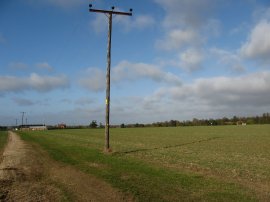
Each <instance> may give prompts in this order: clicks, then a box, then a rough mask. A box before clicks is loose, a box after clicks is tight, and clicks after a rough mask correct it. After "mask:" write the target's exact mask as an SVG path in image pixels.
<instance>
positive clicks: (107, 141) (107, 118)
mask: <svg viewBox="0 0 270 202" xmlns="http://www.w3.org/2000/svg"><path fill="white" fill-rule="evenodd" d="M89 7H90V9H89V11H90V12H96V13H104V14H105V15H106V16H107V17H108V19H109V27H108V48H107V74H106V115H105V122H106V123H105V152H110V151H111V148H110V88H111V75H110V74H111V43H112V17H113V15H128V16H132V9H130V10H129V11H130V12H120V11H114V7H112V10H100V9H93V8H92V4H90V5H89Z"/></svg>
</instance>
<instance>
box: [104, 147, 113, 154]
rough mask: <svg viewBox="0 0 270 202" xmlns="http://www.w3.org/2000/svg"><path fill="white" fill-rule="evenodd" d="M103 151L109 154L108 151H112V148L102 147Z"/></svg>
mask: <svg viewBox="0 0 270 202" xmlns="http://www.w3.org/2000/svg"><path fill="white" fill-rule="evenodd" d="M104 153H106V154H110V153H112V149H111V148H104Z"/></svg>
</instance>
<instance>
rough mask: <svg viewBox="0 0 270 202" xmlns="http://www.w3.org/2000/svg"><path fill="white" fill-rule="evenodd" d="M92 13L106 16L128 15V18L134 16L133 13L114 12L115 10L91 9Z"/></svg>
mask: <svg viewBox="0 0 270 202" xmlns="http://www.w3.org/2000/svg"><path fill="white" fill-rule="evenodd" d="M89 11H90V12H96V13H105V14H111V15H113V14H115V15H128V16H132V13H131V12H121V11H113V10H100V9H93V8H90V9H89Z"/></svg>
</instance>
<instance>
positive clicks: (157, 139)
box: [22, 127, 256, 201]
mask: <svg viewBox="0 0 270 202" xmlns="http://www.w3.org/2000/svg"><path fill="white" fill-rule="evenodd" d="M204 130H205V131H204ZM227 130H229V131H227ZM230 130H231V131H230ZM235 130H238V129H230V128H210V127H205V128H200V127H199V128H196V127H194V128H189V129H179V128H165V129H155V128H151V129H124V130H120V129H115V130H112V136H113V138H112V145H114V146H115V147H116V146H117V149H115V150H114V151H115V153H114V154H112V155H105V154H103V152H102V151H101V149H100V148H102V147H103V146H102V145H103V132H104V131H103V130H63V131H45V132H27V133H26V132H24V133H22V138H23V139H24V140H27V141H32V142H35V143H38V144H39V145H41V146H42V147H43V148H44V149H45V150H46V151H48V152H49V154H50V155H51V157H53V158H54V159H55V160H58V161H61V162H64V163H67V164H70V165H73V166H75V167H77V168H78V169H80V170H82V171H84V172H86V173H90V174H92V175H95V176H97V177H99V178H101V179H104V180H106V181H107V182H109V183H110V184H112V185H113V186H114V187H117V188H119V189H121V190H122V191H124V192H128V193H132V194H133V195H134V196H135V198H136V199H137V200H138V201H256V196H255V194H254V192H253V191H252V190H250V189H248V188H246V187H243V186H242V185H240V184H237V183H234V182H232V181H231V180H230V179H229V178H228V180H226V179H225V180H224V179H223V180H221V179H219V178H215V177H209V176H208V175H204V174H200V173H197V172H193V171H192V170H185V169H181V170H179V169H174V168H173V169H170V168H169V167H170V165H172V167H173V166H174V165H175V159H177V158H178V157H179V155H180V156H181V155H183V153H185V152H183V151H182V150H181V149H183V148H186V149H192V148H193V147H194V148H193V153H192V152H191V153H190V155H189V159H188V157H187V156H182V157H185V158H184V159H183V161H186V163H187V164H188V163H190V162H193V161H194V160H196V158H200V157H202V156H201V154H199V153H197V152H198V151H203V149H205V150H207V151H209V147H210V148H211V146H210V145H212V147H214V148H212V149H217V147H216V145H217V142H219V141H221V139H222V138H223V142H225V143H224V144H225V146H227V143H228V141H229V142H230V143H231V144H233V142H234V141H235V140H233V141H232V140H230V138H231V137H232V136H231V135H232V134H231V132H232V131H235ZM225 136H226V137H225ZM235 138H236V139H241V134H240V136H238V135H237V136H236V137H235ZM216 141H217V142H216ZM211 142H212V143H211ZM220 144H221V142H220ZM232 147H233V146H232ZM175 149H176V150H175ZM177 149H178V150H177ZM222 149H225V148H223V147H222ZM222 149H218V153H220V155H221V157H223V156H225V155H228V153H226V151H222ZM230 149H232V148H229V150H230ZM234 149H235V151H237V144H236V147H235V148H234ZM229 150H228V151H229ZM179 152H180V154H179ZM209 152H210V151H209ZM212 152H214V151H213V150H212ZM222 152H225V153H224V154H223V153H222ZM195 154H196V155H195ZM204 154H206V153H204ZM144 155H145V158H143V156H144ZM229 155H230V154H229ZM206 158H207V157H204V159H203V161H202V162H197V163H198V165H199V163H202V165H201V166H204V163H206V162H208V163H209V162H210V161H211V160H212V159H211V158H212V156H210V157H209V161H207V160H206ZM227 161H229V159H227ZM176 163H177V162H176ZM182 163H183V162H182ZM165 164H166V165H165ZM206 164H207V163H206ZM218 165H219V164H218V163H217V162H214V163H213V164H211V166H214V167H215V168H214V169H213V170H215V169H220V172H222V171H223V170H222V168H220V167H219V166H221V165H219V166H218ZM226 166H227V165H226V163H225V165H224V167H225V168H226ZM224 167H223V168H224ZM225 177H226V176H225Z"/></svg>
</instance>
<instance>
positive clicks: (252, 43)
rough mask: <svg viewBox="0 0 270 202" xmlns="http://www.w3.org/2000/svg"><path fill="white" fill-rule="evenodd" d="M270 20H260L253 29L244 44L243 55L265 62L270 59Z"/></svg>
mask: <svg viewBox="0 0 270 202" xmlns="http://www.w3.org/2000/svg"><path fill="white" fill-rule="evenodd" d="M269 33H270V21H265V20H264V21H261V22H259V23H258V24H257V25H256V26H255V27H254V29H253V30H252V31H251V33H250V36H249V39H248V41H247V42H246V43H245V44H244V45H243V46H242V48H241V50H240V51H241V53H242V54H243V56H245V57H247V58H251V59H258V60H260V61H263V62H269V61H270V57H269V55H270V38H269Z"/></svg>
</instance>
